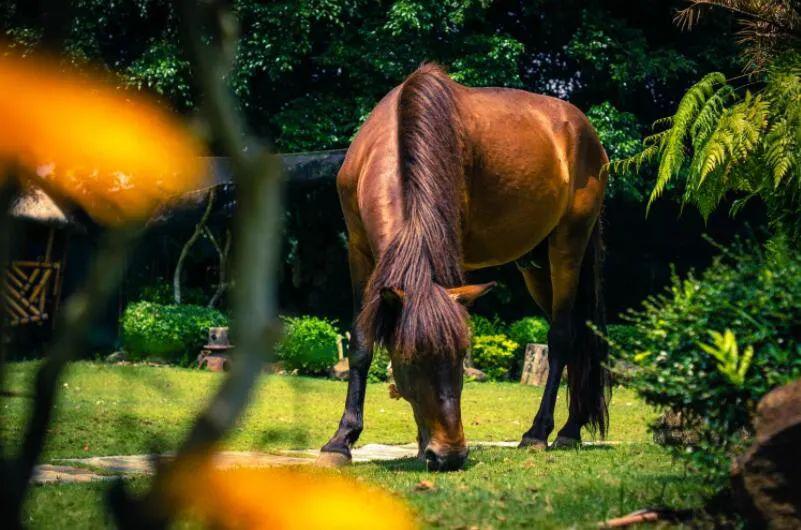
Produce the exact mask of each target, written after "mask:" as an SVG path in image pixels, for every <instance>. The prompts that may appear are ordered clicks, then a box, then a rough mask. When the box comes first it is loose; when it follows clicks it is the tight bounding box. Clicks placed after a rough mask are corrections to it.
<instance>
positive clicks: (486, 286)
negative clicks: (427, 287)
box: [446, 282, 497, 306]
mask: <svg viewBox="0 0 801 530" xmlns="http://www.w3.org/2000/svg"><path fill="white" fill-rule="evenodd" d="M496 285H497V282H489V283H479V284H476V285H462V286H461V287H451V288H450V289H446V291H448V295H449V296H450V297H451V298H453V299H454V300H456V301H457V302H459V303H460V304H462V305H464V306H470V305H471V304H472V303H473V302H475V301H476V299H477V298H480V297H482V296H484V295H485V294H487V293H488V292H490V290H491V289H492V288H493V287H495V286H496Z"/></svg>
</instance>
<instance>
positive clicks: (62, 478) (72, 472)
mask: <svg viewBox="0 0 801 530" xmlns="http://www.w3.org/2000/svg"><path fill="white" fill-rule="evenodd" d="M615 443H618V442H611V441H606V442H585V443H584V444H583V445H585V446H592V445H610V444H615ZM470 445H471V446H473V447H476V446H483V447H517V442H474V443H471V444H470ZM317 454H318V451H317V450H316V449H307V450H287V451H280V452H276V453H262V452H257V451H221V452H219V453H217V455H216V456H215V465H217V466H218V467H220V468H223V469H226V468H232V467H270V466H289V465H306V464H312V463H314V459H315V458H317ZM351 454H352V456H353V461H354V462H372V461H378V460H397V459H399V458H410V457H416V456H417V444H414V443H411V444H405V445H387V444H366V445H363V446H361V447H357V448H356V449H353V451H352V453H351ZM170 458H172V455H171V454H170V453H164V454H150V455H121V456H94V457H91V458H63V459H58V460H56V462H57V464H43V465H40V466H37V467H36V469H35V470H34V475H33V478H32V479H31V480H32V482H34V483H36V484H50V483H56V482H62V483H76V482H91V481H94V480H107V479H111V478H115V477H119V476H123V477H130V476H135V475H149V474H152V473H154V471H155V469H156V466H157V465H158V463H159V462H163V461H165V460H169V459H170Z"/></svg>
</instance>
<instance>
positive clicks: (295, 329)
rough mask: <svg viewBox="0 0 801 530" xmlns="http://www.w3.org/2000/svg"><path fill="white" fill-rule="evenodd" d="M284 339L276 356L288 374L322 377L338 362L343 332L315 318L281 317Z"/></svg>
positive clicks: (331, 324) (332, 324)
mask: <svg viewBox="0 0 801 530" xmlns="http://www.w3.org/2000/svg"><path fill="white" fill-rule="evenodd" d="M281 320H283V322H284V337H283V338H282V339H281V341H280V342H279V343H278V344H277V345H276V348H275V353H276V356H277V357H278V359H279V360H280V361H282V362H283V363H284V368H285V369H287V370H297V371H298V373H300V374H303V375H322V374H324V373H326V372H327V371H328V369H329V368H330V367H331V366H333V365H334V363H336V362H337V359H338V356H337V341H338V340H339V332H338V331H337V329H336V327H334V323H333V322H331V321H328V320H326V319H324V318H317V317H312V316H301V317H281Z"/></svg>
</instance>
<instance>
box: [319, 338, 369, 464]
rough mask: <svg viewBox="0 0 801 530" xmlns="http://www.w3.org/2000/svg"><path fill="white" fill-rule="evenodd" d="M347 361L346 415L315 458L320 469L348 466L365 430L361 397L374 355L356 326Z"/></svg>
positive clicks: (343, 415) (344, 413)
mask: <svg viewBox="0 0 801 530" xmlns="http://www.w3.org/2000/svg"><path fill="white" fill-rule="evenodd" d="M348 360H349V361H348V362H349V364H350V368H349V370H348V394H347V397H346V398H345V411H344V412H343V413H342V419H341V420H340V421H339V428H337V432H336V433H334V436H332V437H331V439H330V440H328V443H326V444H325V445H324V446H323V448H322V449H321V450H320V456H319V457H317V463H318V464H319V465H324V466H335V467H338V466H341V465H344V464H347V463H348V462H350V460H351V455H350V448H351V447H353V444H355V443H356V441H357V440H358V439H359V435H360V434H361V433H362V428H363V427H364V423H363V416H364V394H365V390H366V388H367V371H368V370H369V368H370V363H371V362H372V360H373V352H372V351H371V349H370V348H367V347H365V345H364V344H363V340H362V335H361V333H360V332H359V330H358V326H354V327H353V331H352V332H351V339H350V347H349V351H348Z"/></svg>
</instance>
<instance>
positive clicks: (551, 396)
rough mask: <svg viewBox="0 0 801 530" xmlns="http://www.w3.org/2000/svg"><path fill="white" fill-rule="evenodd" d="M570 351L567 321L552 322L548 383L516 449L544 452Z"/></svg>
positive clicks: (570, 341)
mask: <svg viewBox="0 0 801 530" xmlns="http://www.w3.org/2000/svg"><path fill="white" fill-rule="evenodd" d="M571 347H572V326H571V321H570V319H560V320H554V321H553V323H552V324H551V329H550V330H549V331H548V379H547V380H546V382H545V390H544V391H543V393H542V399H541V400H540V406H539V409H538V410H537V414H536V416H534V422H533V424H532V426H531V428H530V429H529V430H528V431H526V433H525V434H524V435H523V439H522V440H521V442H520V447H532V448H537V449H545V448H547V447H548V436H549V435H550V434H551V432H553V428H554V418H553V413H554V409H555V408H556V398H557V396H558V393H559V383H560V382H561V379H562V372H563V371H564V368H565V364H566V357H567V355H569V353H570V350H571Z"/></svg>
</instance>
